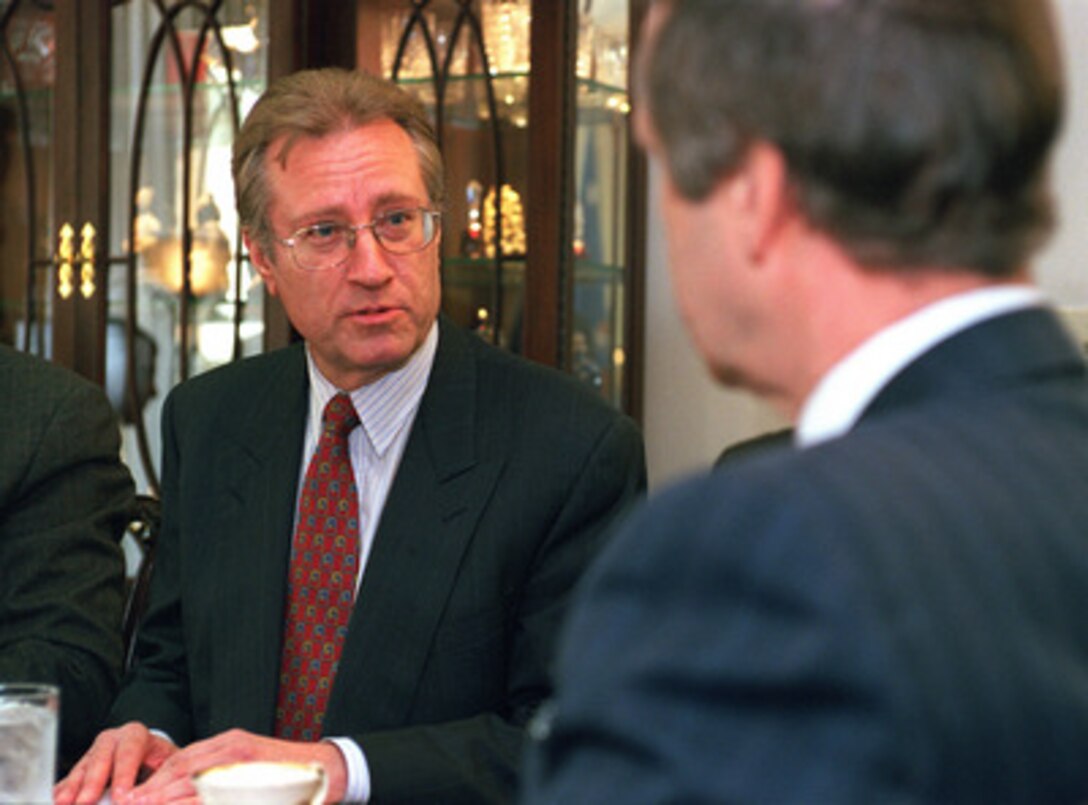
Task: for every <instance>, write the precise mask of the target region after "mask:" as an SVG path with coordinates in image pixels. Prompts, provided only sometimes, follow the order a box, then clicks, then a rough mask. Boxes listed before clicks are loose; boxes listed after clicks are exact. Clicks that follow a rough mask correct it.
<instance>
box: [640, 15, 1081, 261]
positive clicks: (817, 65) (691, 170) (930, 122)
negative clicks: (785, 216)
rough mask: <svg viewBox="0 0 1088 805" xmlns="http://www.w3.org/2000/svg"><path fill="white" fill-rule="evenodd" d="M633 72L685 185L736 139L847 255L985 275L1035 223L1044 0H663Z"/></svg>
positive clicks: (1046, 56)
mask: <svg viewBox="0 0 1088 805" xmlns="http://www.w3.org/2000/svg"><path fill="white" fill-rule="evenodd" d="M663 2H664V3H665V5H667V6H668V7H669V8H670V9H671V11H670V13H669V14H668V17H667V19H666V21H665V23H664V25H663V27H662V28H661V30H660V32H659V35H658V36H657V38H656V39H655V40H654V43H653V45H652V47H653V51H652V56H651V61H650V67H649V73H648V75H647V76H645V79H646V82H647V85H646V89H647V90H648V94H649V98H648V100H649V105H650V107H651V113H652V120H653V124H654V127H655V129H656V131H657V135H658V138H659V140H660V142H661V144H662V147H663V149H664V152H665V154H666V159H667V161H668V169H669V172H670V175H671V178H672V180H673V182H674V183H675V184H676V186H677V188H678V190H679V192H680V193H682V194H683V195H685V196H687V197H688V198H691V199H700V198H702V197H704V196H706V195H707V194H708V193H709V192H710V190H711V189H712V188H713V187H714V186H715V185H716V184H717V183H718V182H719V181H720V180H721V179H723V178H725V177H727V176H729V175H730V174H731V173H732V172H733V171H734V170H735V169H736V168H737V167H738V166H739V165H740V164H741V160H742V158H743V157H744V156H745V154H746V153H747V148H748V146H749V145H751V144H752V143H753V142H757V141H763V142H767V143H770V144H772V145H773V146H775V147H776V148H778V149H779V150H780V151H781V152H782V153H783V155H784V157H785V159H786V162H787V166H788V170H789V174H790V182H791V186H792V191H793V193H794V195H795V202H796V204H797V206H798V208H799V209H800V210H801V212H802V213H803V214H804V215H805V216H806V218H807V219H808V220H809V221H810V222H811V223H812V224H813V225H814V226H816V227H817V228H819V229H821V230H823V231H824V232H826V233H827V234H828V235H830V236H831V237H832V238H834V239H835V240H837V241H838V242H839V243H840V245H841V246H842V247H843V248H844V249H845V250H846V251H847V253H849V254H850V256H851V257H852V258H853V259H854V260H856V261H857V262H858V263H859V264H861V265H864V266H872V267H880V268H899V269H906V270H909V269H911V268H915V267H928V268H932V267H938V268H939V267H946V268H957V269H969V270H972V271H976V272H979V273H981V274H985V275H988V276H992V277H1003V276H1007V275H1009V274H1011V273H1012V272H1014V271H1016V270H1017V269H1018V268H1021V267H1022V266H1023V263H1024V262H1025V261H1026V259H1027V258H1028V256H1029V255H1030V254H1031V252H1032V251H1033V250H1034V249H1036V248H1037V247H1038V245H1039V244H1040V243H1041V241H1042V240H1043V239H1044V237H1045V236H1046V234H1047V233H1048V232H1049V229H1050V227H1051V225H1052V219H1053V212H1052V202H1051V198H1050V192H1049V188H1048V185H1047V166H1048V158H1049V154H1050V150H1051V146H1052V143H1053V141H1054V139H1055V136H1056V133H1057V131H1058V128H1059V124H1060V118H1061V112H1062V76H1061V69H1060V65H1059V59H1058V54H1057V46H1056V43H1055V38H1054V32H1053V25H1052V20H1051V11H1050V7H1049V1H1048V0H663Z"/></svg>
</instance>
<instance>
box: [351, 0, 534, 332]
mask: <svg viewBox="0 0 1088 805" xmlns="http://www.w3.org/2000/svg"><path fill="white" fill-rule="evenodd" d="M361 13H362V15H363V20H362V25H361V30H362V31H363V32H364V41H363V42H362V45H363V47H362V48H361V49H360V66H361V67H363V68H364V69H370V70H372V71H375V72H380V73H381V74H382V75H385V76H387V77H391V78H394V79H396V80H397V81H398V82H399V83H400V84H401V85H403V86H405V87H406V88H408V89H409V90H410V91H411V92H413V93H415V94H416V95H417V96H418V97H419V98H420V99H421V100H422V101H423V102H424V103H425V104H426V106H427V107H428V109H430V111H431V113H432V115H433V119H434V120H435V122H436V123H437V125H438V132H439V138H440V140H441V146H442V151H443V155H444V157H445V162H446V181H447V195H448V198H447V203H446V209H445V213H446V214H445V217H444V219H443V249H442V253H443V268H442V271H443V308H444V310H445V311H446V313H448V314H449V315H450V316H452V317H453V318H454V320H456V321H458V322H460V323H461V324H463V325H466V326H469V327H472V328H474V329H476V330H477V331H478V332H480V334H481V335H482V336H483V337H485V338H487V339H488V340H491V341H493V342H494V343H497V344H499V345H501V346H504V347H507V348H509V349H512V350H514V351H520V349H521V345H522V325H523V313H524V305H525V237H526V232H525V226H526V223H525V205H526V202H527V193H528V187H527V185H528V177H527V166H528V126H529V112H528V101H529V24H530V14H529V2H528V0H483V1H482V2H479V3H466V2H460V1H459V0H432V1H431V2H412V1H411V0H386V1H385V2H379V3H373V4H366V5H364V6H363V7H362V9H361Z"/></svg>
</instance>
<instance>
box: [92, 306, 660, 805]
mask: <svg viewBox="0 0 1088 805" xmlns="http://www.w3.org/2000/svg"><path fill="white" fill-rule="evenodd" d="M307 402H308V387H307V376H306V369H305V360H304V353H303V350H302V348H301V346H295V347H292V348H288V349H287V350H284V351H280V352H276V353H272V354H268V355H264V356H261V357H257V358H254V359H252V360H248V361H244V362H242V363H240V364H235V365H233V366H230V367H227V368H224V369H222V370H219V371H215V372H212V373H210V374H208V375H204V376H202V377H199V378H196V379H195V380H192V381H190V382H188V383H186V384H183V385H182V386H180V387H179V388H177V389H176V390H175V392H174V393H173V394H172V395H171V397H170V399H169V401H168V402H167V405H166V408H165V410H164V415H163V431H164V438H163V442H164V469H163V484H164V486H163V504H164V508H163V532H162V537H161V546H160V552H159V554H158V561H157V565H156V570H155V573H156V576H155V579H154V581H153V586H152V592H151V601H150V608H149V612H148V616H147V619H146V620H145V622H144V625H143V627H142V630H141V640H140V643H139V645H138V648H137V656H138V662H137V666H136V669H135V671H134V673H133V674H132V676H131V678H130V679H129V680H127V682H126V684H125V686H124V689H123V691H122V694H121V696H120V698H119V699H118V701H117V703H116V706H115V708H114V711H113V716H112V717H113V720H114V721H115V722H122V721H125V720H128V719H139V720H142V721H144V722H145V723H147V724H148V725H150V726H153V727H157V728H161V729H163V730H165V731H166V732H167V733H169V734H170V735H171V736H172V737H173V738H174V739H175V740H176V741H178V742H180V743H183V744H184V743H187V742H189V741H192V740H195V739H198V738H204V737H207V736H210V735H212V734H215V733H218V732H220V731H222V730H225V729H227V728H230V727H241V728H244V729H247V730H251V731H254V732H257V733H263V734H270V733H271V731H272V728H273V715H274V713H273V711H274V706H275V699H276V677H277V669H278V666H279V655H280V643H281V632H282V628H283V617H284V616H283V612H284V598H285V595H286V578H287V561H288V555H289V551H290V542H291V527H292V522H293V518H294V507H295V499H296V491H297V486H298V481H299V473H300V468H299V462H300V459H301V451H302V441H303V425H304V421H305V418H306V411H307ZM644 479H645V467H644V459H643V452H642V441H641V437H640V435H639V433H638V431H637V429H636V428H635V426H634V424H633V423H632V422H631V421H630V420H629V419H627V418H625V417H622V416H620V415H619V414H618V413H617V412H615V411H614V410H613V409H611V408H610V407H608V406H607V405H606V404H604V403H603V402H601V401H600V400H599V399H597V398H596V397H594V396H592V395H591V394H590V393H589V392H588V391H586V390H585V389H584V388H583V387H581V386H579V385H578V384H577V383H576V381H574V380H573V379H571V378H569V377H567V376H565V375H561V374H560V373H558V372H555V371H553V370H549V369H545V368H543V367H540V366H537V365H534V364H529V363H527V362H525V361H522V360H520V359H517V358H515V357H513V356H511V355H508V354H506V353H504V352H501V351H499V350H497V349H494V348H492V347H489V346H487V345H485V344H484V343H483V342H481V341H480V340H479V339H477V338H476V337H475V336H472V335H469V334H468V333H465V332H463V331H461V330H459V329H457V328H456V327H454V326H451V325H449V323H448V322H446V321H444V320H443V321H442V326H441V330H440V337H439V346H438V352H437V355H436V358H435V363H434V368H433V370H432V374H431V377H430V380H429V382H428V386H427V390H426V392H425V394H424V397H423V400H422V402H421V405H420V410H419V413H418V415H417V418H416V421H415V423H414V426H413V429H412V432H411V435H410V437H409V441H408V444H407V447H406V448H405V453H404V457H403V459H402V462H401V465H400V469H399V471H398V473H397V477H396V479H395V480H394V483H393V486H392V488H391V490H390V493H389V498H388V500H387V502H386V506H385V510H384V512H383V513H382V515H381V520H380V524H379V527H378V531H377V534H376V536H375V542H374V546H373V549H372V552H371V555H370V558H369V561H368V564H367V568H366V572H365V574H364V577H363V582H362V585H361V588H360V590H359V594H358V598H357V604H356V607H355V610H354V612H353V615H352V620H351V623H350V625H349V631H348V635H347V639H346V642H345V645H344V649H343V655H342V657H341V662H340V667H339V670H338V672H337V676H336V681H335V684H334V688H333V691H332V694H331V699H330V702H329V707H328V711H327V715H326V719H325V734H326V735H332V736H336V735H343V736H350V737H353V738H355V740H356V741H357V742H358V743H359V744H360V745H361V746H362V748H363V751H364V752H365V753H366V756H367V760H368V763H369V765H370V769H371V776H372V783H373V801H376V802H381V801H389V800H400V801H405V800H411V799H415V800H418V801H439V802H455V801H484V800H502V799H508V798H510V797H511V796H512V794H513V790H514V785H515V779H514V778H515V773H516V770H517V762H518V757H519V753H520V745H521V737H522V734H523V726H524V725H525V723H526V721H527V719H528V718H529V716H530V715H531V714H532V713H533V711H534V710H535V708H536V707H537V705H538V703H539V702H540V701H541V700H542V699H543V698H545V697H546V696H547V695H548V694H549V693H550V691H551V680H550V668H549V665H550V662H551V657H552V651H553V645H554V641H555V636H556V633H557V629H558V625H559V622H560V619H561V617H562V616H563V613H564V612H565V609H566V604H567V600H568V593H569V591H570V588H571V586H572V585H573V584H574V582H575V581H576V580H577V579H578V578H579V576H580V575H581V573H582V570H583V568H584V566H585V565H586V563H587V562H588V561H589V559H590V557H592V556H593V555H594V554H595V553H596V552H597V549H598V548H599V547H600V545H601V543H602V539H603V537H604V535H605V532H606V530H607V528H608V526H609V525H610V524H611V523H612V521H613V520H614V519H615V518H616V517H617V516H618V515H619V514H620V512H621V511H623V510H624V509H625V508H626V507H627V506H628V504H629V503H631V502H632V500H633V499H634V498H635V496H636V495H637V494H639V492H640V491H641V490H642V489H643V488H644V484H645V480H644Z"/></svg>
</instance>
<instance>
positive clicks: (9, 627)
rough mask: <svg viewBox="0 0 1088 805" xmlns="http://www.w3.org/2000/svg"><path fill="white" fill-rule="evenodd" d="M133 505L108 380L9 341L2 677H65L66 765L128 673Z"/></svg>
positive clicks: (2, 388) (3, 452)
mask: <svg viewBox="0 0 1088 805" xmlns="http://www.w3.org/2000/svg"><path fill="white" fill-rule="evenodd" d="M133 504H134V498H133V486H132V479H131V477H130V476H129V473H128V470H126V469H125V467H124V465H123V464H122V463H121V461H120V439H119V432H118V429H117V422H116V420H115V418H114V416H113V411H112V410H111V409H110V406H109V403H108V402H107V401H106V397H105V395H104V394H103V393H102V390H101V389H99V388H98V387H97V386H94V385H92V384H91V383H89V382H88V381H86V380H84V379H82V378H81V377H79V376H78V375H76V374H75V373H73V372H70V371H68V370H66V369H62V368H60V367H59V366H54V365H53V364H50V363H47V362H45V361H43V360H40V359H38V358H34V357H31V356H30V355H26V354H24V353H21V352H16V351H14V350H12V349H9V348H8V347H4V346H0V683H3V682H48V683H52V684H55V685H57V686H59V687H60V690H61V745H60V749H61V756H60V760H59V766H60V768H61V769H64V768H66V767H67V766H68V765H69V764H70V763H71V762H73V761H74V760H75V759H77V758H78V757H79V756H80V755H81V754H82V753H83V751H84V750H86V748H87V746H88V744H89V743H90V740H91V739H92V738H93V737H94V735H95V733H96V732H97V731H98V730H99V729H100V728H101V726H102V723H103V719H104V718H105V715H106V710H107V708H108V707H109V703H110V700H111V698H112V697H113V695H114V693H115V691H116V690H117V683H118V681H119V680H120V676H121V655H122V646H121V609H122V606H123V599H124V572H125V565H124V559H123V557H122V554H121V550H120V548H119V546H118V542H119V540H120V539H121V536H122V535H123V534H124V529H125V525H126V524H127V522H128V519H129V518H130V517H131V516H132V514H133V511H134V509H133Z"/></svg>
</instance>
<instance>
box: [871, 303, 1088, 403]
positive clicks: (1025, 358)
mask: <svg viewBox="0 0 1088 805" xmlns="http://www.w3.org/2000/svg"><path fill="white" fill-rule="evenodd" d="M1083 372H1084V361H1083V359H1082V357H1081V356H1080V354H1079V352H1078V351H1077V348H1076V345H1075V344H1073V343H1072V341H1071V340H1070V339H1069V337H1068V335H1067V334H1066V332H1065V331H1064V329H1063V328H1062V326H1061V324H1060V322H1059V321H1058V319H1057V317H1056V315H1055V314H1054V313H1053V311H1051V310H1049V309H1046V308H1029V309H1026V310H1021V311H1017V312H1014V313H1008V314H1005V315H1001V316H995V317H994V318H991V319H986V320H984V321H982V322H980V323H978V324H976V325H973V326H971V327H968V328H967V329H966V330H964V331H962V332H960V333H957V334H956V335H954V336H952V337H951V338H949V339H947V340H946V341H943V342H941V343H940V344H938V345H937V346H935V347H933V348H932V349H930V350H929V351H928V352H926V353H924V354H923V355H922V356H921V357H919V358H918V359H917V360H915V361H914V362H913V363H911V364H909V365H908V366H907V367H906V368H904V369H903V371H901V372H900V373H899V374H897V375H896V376H895V377H893V378H892V379H891V381H889V383H888V384H887V385H886V386H885V387H884V388H883V389H882V390H881V391H880V393H879V394H878V395H877V396H876V397H875V398H874V400H873V401H872V402H871V403H870V404H869V406H868V407H867V408H866V409H865V412H864V414H863V416H862V420H863V421H864V420H866V419H869V418H872V417H878V416H882V415H883V414H886V413H890V412H893V411H895V410H897V409H898V408H901V407H904V406H911V405H915V404H917V403H919V402H922V401H924V400H926V399H930V398H933V397H936V396H940V395H945V394H958V393H968V392H971V391H976V392H977V391H978V390H981V389H986V388H995V387H998V386H1008V385H1011V384H1015V383H1020V382H1023V381H1024V380H1026V379H1028V378H1041V377H1045V376H1048V375H1050V376H1057V375H1062V374H1066V375H1070V374H1082V373H1083Z"/></svg>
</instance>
